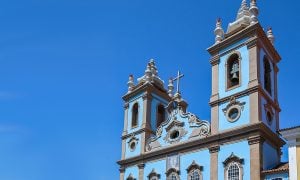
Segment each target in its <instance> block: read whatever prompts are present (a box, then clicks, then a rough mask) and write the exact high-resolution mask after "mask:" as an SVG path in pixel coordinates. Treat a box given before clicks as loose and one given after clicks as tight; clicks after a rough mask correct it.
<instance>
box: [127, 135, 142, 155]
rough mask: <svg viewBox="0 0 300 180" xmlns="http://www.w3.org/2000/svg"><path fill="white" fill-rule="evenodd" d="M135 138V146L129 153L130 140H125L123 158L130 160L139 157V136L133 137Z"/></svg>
mask: <svg viewBox="0 0 300 180" xmlns="http://www.w3.org/2000/svg"><path fill="white" fill-rule="evenodd" d="M135 137H136V138H137V139H138V141H137V145H136V147H135V149H134V150H133V151H131V150H130V149H129V147H128V142H129V141H130V138H128V139H127V140H126V144H125V158H130V157H133V156H138V155H140V152H141V134H138V135H135Z"/></svg>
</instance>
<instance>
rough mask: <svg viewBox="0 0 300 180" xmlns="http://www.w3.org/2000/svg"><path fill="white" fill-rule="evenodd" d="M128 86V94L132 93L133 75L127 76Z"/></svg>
mask: <svg viewBox="0 0 300 180" xmlns="http://www.w3.org/2000/svg"><path fill="white" fill-rule="evenodd" d="M127 85H128V93H130V92H132V90H133V88H134V78H133V75H132V74H131V75H129V80H128V82H127Z"/></svg>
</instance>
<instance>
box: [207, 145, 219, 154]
mask: <svg viewBox="0 0 300 180" xmlns="http://www.w3.org/2000/svg"><path fill="white" fill-rule="evenodd" d="M208 149H209V153H217V152H219V151H220V146H212V147H210V148H208Z"/></svg>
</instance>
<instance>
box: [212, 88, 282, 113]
mask: <svg viewBox="0 0 300 180" xmlns="http://www.w3.org/2000/svg"><path fill="white" fill-rule="evenodd" d="M254 92H259V93H260V95H263V97H264V98H266V100H267V102H268V103H270V104H271V105H272V107H273V108H274V109H275V110H277V111H279V112H280V111H281V109H280V107H279V104H278V103H276V101H273V100H272V99H271V98H270V97H269V96H268V95H267V94H266V92H264V89H263V88H262V87H261V86H260V85H257V86H254V87H251V88H248V89H246V90H244V91H241V92H238V93H235V94H233V95H231V96H227V97H224V98H221V99H218V100H215V101H211V102H209V104H210V106H211V107H213V106H217V105H219V104H222V103H225V102H227V101H229V100H230V98H231V97H232V96H234V97H236V98H237V99H239V98H241V97H244V96H247V95H250V94H252V93H254Z"/></svg>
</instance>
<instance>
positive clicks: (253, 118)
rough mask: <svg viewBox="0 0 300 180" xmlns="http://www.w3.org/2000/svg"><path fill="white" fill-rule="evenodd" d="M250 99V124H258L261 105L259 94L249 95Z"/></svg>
mask: <svg viewBox="0 0 300 180" xmlns="http://www.w3.org/2000/svg"><path fill="white" fill-rule="evenodd" d="M249 98H250V109H249V110H250V123H252V124H253V123H258V122H259V121H260V120H261V115H260V114H261V112H260V111H261V103H260V96H259V92H257V91H256V92H253V93H251V94H250V95H249Z"/></svg>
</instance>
